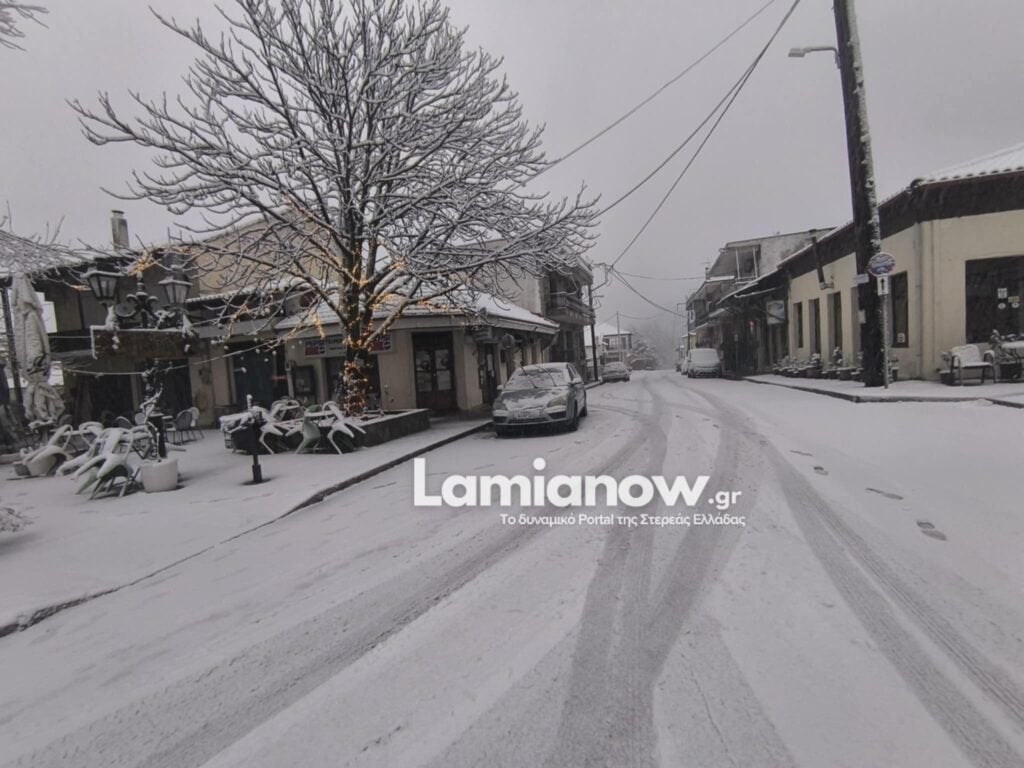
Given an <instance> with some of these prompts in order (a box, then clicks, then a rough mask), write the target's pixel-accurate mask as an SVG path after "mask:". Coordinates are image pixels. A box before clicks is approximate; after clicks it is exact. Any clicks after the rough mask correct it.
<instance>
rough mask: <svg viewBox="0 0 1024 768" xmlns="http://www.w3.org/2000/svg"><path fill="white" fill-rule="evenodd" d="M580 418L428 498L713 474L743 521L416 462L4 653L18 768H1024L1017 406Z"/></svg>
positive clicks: (593, 407) (651, 392) (745, 402)
mask: <svg viewBox="0 0 1024 768" xmlns="http://www.w3.org/2000/svg"><path fill="white" fill-rule="evenodd" d="M589 398H590V416H589V417H588V418H587V419H585V420H584V421H583V425H582V426H581V428H580V430H579V431H578V432H576V433H568V434H559V435H545V436H538V437H529V438H514V439H506V440H499V439H496V438H494V437H493V436H492V435H490V434H489V433H484V434H479V435H475V436H472V437H469V438H466V439H464V440H461V441H459V442H457V443H455V444H453V445H450V446H447V447H445V448H442V449H439V450H437V451H435V452H432V453H430V454H428V455H427V467H428V470H429V473H430V475H429V484H430V486H431V488H432V489H434V490H436V488H437V487H439V485H440V482H441V480H442V478H444V477H446V476H448V475H451V474H496V473H501V474H507V475H512V474H516V473H523V474H527V475H532V474H535V471H534V470H533V467H532V462H533V460H534V459H535V458H536V457H538V456H543V457H544V458H545V459H546V460H547V470H546V473H547V474H548V475H549V476H550V475H553V474H555V473H562V474H602V473H608V474H612V475H614V476H615V477H618V478H622V477H624V476H626V475H630V474H642V475H658V474H663V475H665V476H666V477H675V476H676V475H686V476H687V477H691V478H692V477H694V476H696V475H699V474H708V475H710V478H711V480H710V483H709V485H708V489H707V491H706V492H705V497H708V496H710V495H711V494H712V493H713V492H714V491H718V490H725V491H740V492H741V495H740V496H739V497H738V501H737V504H736V506H735V507H734V508H732V509H730V510H729V511H728V512H729V514H732V515H736V516H742V517H743V518H744V519H745V521H746V525H745V526H740V525H707V526H694V527H689V528H687V527H683V526H666V527H652V526H641V527H637V528H630V527H627V526H624V525H597V524H595V525H574V526H562V527H546V526H525V525H524V526H519V525H503V524H502V522H501V520H500V518H499V515H500V513H502V512H505V513H518V512H519V511H520V510H518V509H498V508H491V509H479V508H459V509H451V508H415V507H414V506H413V504H412V493H413V488H412V486H413V483H412V466H411V465H403V466H400V467H397V468H395V469H393V470H390V471H388V472H386V473H384V474H381V475H378V476H377V477H374V478H373V479H372V480H370V481H367V482H366V483H363V484H361V485H359V486H356V487H354V488H351V489H349V490H347V491H345V492H343V493H340V494H338V495H336V496H333V497H331V498H329V499H328V500H327V501H325V502H324V503H322V504H320V505H318V506H316V507H312V508H310V509H308V510H305V511H303V512H302V513H301V514H297V515H294V516H292V517H289V518H287V519H285V520H282V521H281V522H279V523H276V524H274V525H271V526H268V527H266V528H263V529H260V530H258V531H255V532H253V533H251V534H249V535H246V536H243V537H242V538H240V539H237V540H235V541H233V542H231V543H230V544H227V545H223V546H220V547H217V548H215V549H213V550H211V551H210V552H208V553H206V554H204V555H202V556H200V557H197V558H194V559H192V560H190V561H188V562H187V563H184V564H182V565H181V566H178V567H176V568H174V569H171V570H169V571H166V572H164V573H162V574H160V575H159V576H158V577H156V578H153V579H150V580H148V581H145V582H142V583H140V584H139V585H137V586H135V587H131V588H128V589H125V590H122V591H120V592H117V593H115V594H112V595H110V596H107V597H104V598H100V599H97V600H95V601H93V602H90V603H88V604H85V605H83V606H81V607H79V608H75V609H72V610H69V611H67V612H65V613H63V614H60V615H58V616H55V617H53V618H51V619H48V620H46V621H44V622H42V623H40V624H39V625H37V626H35V627H33V628H31V629H29V630H27V631H25V632H21V633H18V634H15V635H11V636H8V637H5V638H2V639H0V681H2V682H3V687H2V691H0V765H3V766H26V767H28V766H32V767H33V768H41V767H43V766H58V765H59V766H75V768H88V767H90V766H97V767H99V766H103V767H107V766H174V767H175V768H185V767H187V766H200V765H206V766H217V767H218V768H220V767H223V768H226V767H227V766H246V767H249V766H267V767H273V768H276V767H278V766H284V765H296V766H332V767H333V766H348V765H351V766H420V765H424V766H435V767H436V768H442V767H444V768H448V767H451V766H552V767H555V766H616V767H617V766H673V767H674V766H718V765H736V766H774V765H800V766H813V767H814V768H817V767H819V766H846V765H848V766H870V765H887V766H1020V765H1024V757H1022V755H1024V609H1022V606H1024V601H1022V599H1021V598H1022V597H1024V587H1022V585H1024V562H1022V558H1021V552H1024V519H1022V517H1021V515H1020V509H1021V505H1020V503H1019V499H1020V495H1021V491H1022V490H1024V484H1021V482H1020V480H1019V474H1020V470H1019V463H1020V462H1019V455H1020V450H1019V436H1020V434H1021V433H1022V429H1021V427H1022V425H1024V412H1022V411H1016V410H1011V409H1004V408H997V407H983V406H978V405H973V404H927V405H924V404H922V405H918V404H883V405H854V404H852V403H846V402H843V401H838V400H833V399H831V398H824V397H818V396H814V395H808V394H806V393H799V392H794V391H791V390H785V389H779V388H775V387H764V386H757V385H753V384H749V383H744V382H727V381H697V382H691V381H688V380H687V379H685V378H683V377H680V376H679V375H678V374H672V373H668V372H652V373H647V374H640V375H636V376H634V379H633V381H631V382H629V383H624V384H613V385H605V386H603V387H599V388H597V389H594V390H591V391H590V392H589ZM702 503H704V504H706V503H707V500H706V498H705V501H704V502H702ZM710 509H713V507H712V508H710ZM644 511H646V512H648V513H650V514H656V515H664V514H666V513H667V512H668V511H669V510H666V509H664V508H658V507H657V506H656V505H652V507H651V508H649V509H646V510H644ZM684 511H685V512H686V513H689V512H690V510H684ZM692 511H693V512H697V511H701V510H692ZM530 512H531V513H536V514H564V513H565V510H555V509H549V510H546V511H544V512H541V511H539V510H530ZM587 512H588V513H591V514H594V515H600V514H611V513H613V512H618V513H619V514H623V513H624V512H630V513H631V512H632V511H631V510H623V509H619V510H612V509H607V508H602V507H597V508H594V509H592V510H587ZM0 556H2V553H0Z"/></svg>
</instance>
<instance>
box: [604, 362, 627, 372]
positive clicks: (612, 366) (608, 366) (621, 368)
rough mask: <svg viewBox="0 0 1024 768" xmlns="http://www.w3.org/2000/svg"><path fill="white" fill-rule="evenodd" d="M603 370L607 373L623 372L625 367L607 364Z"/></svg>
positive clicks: (618, 364)
mask: <svg viewBox="0 0 1024 768" xmlns="http://www.w3.org/2000/svg"><path fill="white" fill-rule="evenodd" d="M605 369H606V370H609V371H624V370H626V366H625V364H623V363H608V365H606V366H605Z"/></svg>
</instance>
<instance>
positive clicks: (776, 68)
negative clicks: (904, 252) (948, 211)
mask: <svg viewBox="0 0 1024 768" xmlns="http://www.w3.org/2000/svg"><path fill="white" fill-rule="evenodd" d="M37 1H38V2H41V3H45V4H46V5H47V6H48V7H49V10H50V12H49V14H48V15H47V16H45V17H44V21H45V22H46V24H47V28H42V27H38V26H35V25H28V26H26V28H25V31H26V32H27V33H28V36H27V38H26V39H25V40H23V41H21V42H22V44H23V46H24V48H25V50H24V51H7V50H4V49H0V105H2V108H0V115H2V117H0V205H2V206H4V207H6V206H8V205H9V206H10V209H11V212H12V214H13V223H14V229H15V231H17V232H18V233H19V234H33V233H40V232H43V231H44V230H45V228H46V227H47V225H51V226H52V225H53V224H54V223H56V222H57V221H59V220H61V219H63V225H62V229H61V235H62V239H65V240H77V239H79V238H81V239H84V240H86V241H89V242H93V243H105V242H106V241H107V240H108V239H109V211H110V209H111V208H115V207H120V208H124V210H125V211H126V212H127V216H128V221H129V225H130V227H131V231H132V235H133V239H134V238H135V237H139V238H141V239H142V240H143V241H144V242H158V241H161V240H163V239H164V238H165V237H166V232H167V229H168V227H173V221H172V219H171V218H170V216H169V214H167V213H166V212H165V211H163V210H161V209H159V208H156V207H155V206H153V205H151V204H148V203H139V202H135V203H120V202H118V201H116V200H114V199H113V198H110V197H108V196H107V195H105V194H104V193H103V192H102V191H101V187H107V188H113V189H123V182H124V179H125V178H126V177H127V175H128V173H129V171H130V170H131V169H132V168H133V167H136V168H145V167H147V164H148V162H149V159H148V157H147V156H146V155H145V154H143V153H141V152H140V151H139V150H137V149H135V148H133V147H127V146H116V147H105V148H98V147H94V146H92V145H91V144H89V143H88V142H87V141H86V140H85V139H84V138H83V137H82V136H81V133H80V131H79V127H78V125H77V122H76V120H75V118H74V116H73V114H72V113H71V110H70V109H69V108H68V107H67V106H66V104H65V99H69V98H79V99H81V100H82V101H83V102H86V103H89V102H90V101H94V99H95V94H96V92H97V91H99V90H107V91H109V92H110V93H111V94H113V95H114V96H115V102H116V103H120V104H122V105H127V99H126V98H125V96H126V94H127V92H128V90H130V89H132V90H135V89H137V90H140V91H141V92H142V93H143V94H147V95H157V94H159V93H160V92H162V91H167V92H168V93H171V94H173V93H177V92H179V91H180V90H181V89H180V87H179V83H180V80H179V77H180V75H181V74H182V73H183V72H184V71H185V69H186V67H187V66H188V64H189V62H190V61H191V59H192V57H193V52H192V51H191V50H190V49H189V47H188V46H187V45H186V44H185V43H183V42H182V41H180V40H178V39H177V38H176V37H174V36H172V35H171V34H170V33H168V32H167V31H166V30H164V29H163V28H162V27H161V26H160V25H159V24H158V22H157V21H156V20H155V19H154V18H153V17H152V16H151V14H150V13H149V11H148V10H147V6H148V5H152V7H154V8H156V9H158V10H159V11H161V12H162V13H166V14H169V15H174V16H176V17H177V18H178V19H180V20H191V19H194V18H197V17H198V18H200V19H202V20H203V21H204V22H207V23H209V24H210V25H211V26H212V25H216V24H217V23H218V18H217V17H216V15H215V13H214V12H213V3H212V2H210V0H152V2H151V3H149V4H147V3H145V2H140V0H90V1H89V2H82V0H37ZM764 1H765V0H728V1H725V0H631V1H629V2H627V1H626V0H450V2H449V5H450V6H451V8H452V16H453V19H454V20H455V22H456V23H458V24H459V25H463V26H468V27H469V33H468V37H469V42H470V43H471V44H473V45H479V46H481V47H483V48H486V49H487V50H489V51H491V52H492V53H494V54H498V55H501V56H504V58H505V73H506V74H507V76H508V78H509V81H510V83H511V84H512V86H513V87H514V88H515V89H516V90H518V92H519V94H520V98H521V101H522V103H523V105H524V107H525V111H526V115H527V117H528V118H529V119H530V120H532V121H533V122H543V123H546V125H547V131H546V134H545V143H546V146H547V149H548V152H549V154H550V155H551V156H552V157H557V156H559V155H561V154H562V153H563V152H565V151H567V150H569V149H571V148H572V147H574V146H575V145H577V144H578V143H580V142H581V141H582V140H584V139H586V138H587V137H589V136H590V135H591V134H592V133H593V132H595V131H596V130H597V129H599V128H601V127H603V126H604V125H606V124H607V123H609V122H610V121H612V120H613V119H615V118H617V117H618V116H619V115H621V114H622V113H623V112H624V111H626V110H627V109H628V108H630V107H632V106H633V105H634V104H635V103H636V102H637V101H638V100H639V99H641V98H643V97H645V96H646V95H647V94H648V93H650V92H651V91H652V90H654V89H655V88H656V87H658V86H659V85H661V84H662V83H663V82H665V81H666V80H667V79H669V78H670V77H671V76H672V75H674V74H676V73H677V72H679V71H680V70H681V69H682V68H683V67H684V66H686V65H687V64H688V63H689V62H691V61H692V60H693V59H695V58H696V57H697V56H699V55H700V54H701V53H703V52H704V51H705V50H706V49H707V48H709V47H710V46H711V45H713V44H714V43H715V42H716V41H717V40H718V39H720V38H721V37H723V36H724V35H725V34H727V33H728V32H729V31H730V30H732V29H733V28H734V27H735V26H736V25H737V24H738V23H739V22H740V21H742V20H743V19H744V18H746V17H747V16H749V15H750V14H751V13H753V12H754V10H756V9H757V8H758V7H760V6H761V5H762V4H763V2H764ZM790 2H791V0H777V2H775V3H774V5H773V6H772V7H771V8H770V9H769V10H768V11H767V12H766V13H765V14H763V15H762V16H761V17H759V18H758V20H757V21H756V22H754V23H753V24H751V25H750V26H749V27H747V28H746V29H745V30H744V31H743V32H742V33H741V34H739V35H737V36H736V37H735V38H733V39H732V40H731V41H730V42H729V43H728V44H727V45H726V46H725V47H724V48H722V49H721V50H720V51H718V52H717V53H716V54H715V55H714V56H712V57H711V58H710V59H708V60H707V61H705V62H704V63H703V64H701V65H700V66H699V67H698V68H697V69H695V70H694V71H693V72H692V73H691V74H689V75H688V76H687V77H685V78H684V79H683V80H681V81H680V82H679V83H677V84H676V85H675V86H673V87H672V88H670V89H669V90H667V91H666V92H665V93H664V94H663V95H662V96H661V97H660V98H659V99H658V100H657V101H656V102H654V103H653V104H651V105H650V106H648V107H647V108H645V109H644V110H643V111H642V112H640V113H639V114H637V115H636V116H635V117H633V118H632V119H631V120H629V121H628V122H627V123H625V124H623V125H622V126H620V127H619V128H618V129H616V130H615V131H614V132H612V133H611V134H609V135H607V136H606V137H604V138H603V139H601V140H600V141H599V142H597V143H595V144H593V145H591V146H590V147H589V148H587V149H586V150H584V151H583V152H581V153H580V154H578V155H576V156H575V157H573V158H571V159H570V160H569V161H567V162H565V163H564V164H562V165H560V166H559V167H558V168H556V169H555V170H554V171H552V172H551V173H550V174H549V175H548V176H546V177H544V178H545V183H546V184H547V185H548V186H550V187H551V188H552V189H553V190H555V191H559V192H561V193H568V192H570V191H572V190H573V189H574V188H575V186H576V185H578V184H579V183H580V182H581V181H585V182H586V183H587V184H588V186H589V188H590V189H591V191H592V192H594V193H595V194H600V195H601V196H602V197H603V198H604V201H605V202H606V203H607V202H610V201H611V200H613V199H615V198H617V197H618V196H619V195H621V194H622V193H623V192H625V191H626V190H627V189H628V188H629V187H631V186H632V185H633V184H634V183H636V182H637V181H638V180H639V179H641V178H642V177H643V176H645V175H646V174H647V173H648V172H649V171H650V170H651V169H652V168H653V167H654V166H655V165H657V164H658V163H659V162H660V161H661V160H662V159H663V158H664V157H665V156H666V155H667V154H668V153H669V152H670V151H671V150H672V149H673V148H674V147H675V146H676V144H678V143H679V142H680V141H681V140H682V138H683V137H685V136H686V135H687V134H688V133H689V132H690V131H691V130H693V128H694V127H696V125H697V123H698V122H699V121H700V120H701V119H702V118H703V116H704V115H705V114H706V113H707V112H708V110H709V109H710V108H711V107H712V106H713V105H714V104H715V103H716V102H717V101H718V100H719V99H720V98H721V97H722V95H723V94H724V92H725V90H726V89H727V88H728V86H729V84H731V83H732V82H733V81H734V80H735V79H736V78H737V77H738V76H739V75H740V74H741V73H742V71H743V70H744V69H745V68H746V66H747V64H748V63H749V62H750V61H751V59H752V58H753V56H754V55H755V54H756V52H757V50H758V49H760V47H761V46H762V45H763V44H764V42H765V41H766V40H767V38H768V36H769V35H770V34H771V31H772V30H773V29H774V28H775V26H776V24H777V23H778V22H779V20H780V19H781V18H782V16H783V14H784V13H785V11H786V9H787V8H788V7H789V5H790ZM228 4H229V5H230V0H228ZM856 4H857V12H858V17H859V25H860V35H861V43H862V48H863V56H864V64H865V72H866V80H867V97H868V113H869V119H870V125H871V130H872V136H873V142H874V153H875V170H876V175H877V177H878V183H879V190H880V194H881V195H882V196H885V195H887V194H890V193H892V192H895V191H897V190H898V189H899V188H901V187H903V186H904V185H906V184H907V183H908V182H909V181H910V180H911V179H913V178H914V177H915V176H919V175H921V174H924V173H927V172H929V171H932V170H936V169H938V168H941V167H944V166H946V165H950V164H953V163H956V162H959V161H962V160H967V159H970V158H972V157H976V156H979V155H982V154H986V153H988V152H992V151H995V150H998V149H1001V148H1003V147H1006V146H1010V145H1012V144H1016V143H1020V142H1022V141H1024V100H1022V99H1021V98H1020V93H1021V90H1022V88H1021V86H1022V80H1024V46H1022V45H1021V41H1020V31H1021V30H1022V29H1024V3H1022V2H1020V0H975V2H964V0H856ZM834 42H835V27H834V23H833V17H832V5H831V2H830V1H829V0H803V2H801V4H800V6H799V7H798V8H797V10H796V13H795V14H794V16H793V17H792V19H791V20H790V22H789V24H788V25H787V26H786V28H785V29H784V30H783V32H782V34H781V35H780V37H779V39H778V40H777V41H776V43H775V45H774V46H773V48H772V49H771V50H770V51H769V53H768V56H767V57H766V59H765V60H764V61H763V63H762V65H761V66H760V68H759V69H758V71H757V72H756V73H755V74H754V76H753V78H752V79H751V81H750V82H749V84H748V85H747V87H746V89H745V90H744V91H743V93H742V94H741V95H740V97H739V99H738V100H737V102H736V104H735V105H734V107H733V109H732V111H731V112H730V113H729V114H728V116H727V117H726V118H725V120H724V122H723V123H722V125H721V126H720V128H719V130H718V131H717V132H716V134H715V135H714V137H713V138H712V139H711V141H710V143H709V144H708V145H707V147H706V148H705V149H704V151H703V152H702V154H701V156H700V157H699V158H698V159H697V161H696V163H695V164H694V165H693V167H692V169H691V171H690V172H689V173H688V174H687V175H686V177H685V178H684V180H683V182H682V183H681V184H680V186H679V187H678V188H677V189H676V191H675V193H674V194H673V196H672V198H671V200H670V201H669V203H668V205H667V206H666V207H665V208H664V209H663V210H662V212H661V214H660V215H659V217H658V218H657V219H656V220H655V221H654V223H653V224H652V225H651V227H650V228H649V229H648V230H647V232H646V233H645V234H644V236H643V237H642V238H641V239H640V240H639V241H638V242H637V243H636V245H635V246H633V248H632V249H631V250H630V252H629V253H628V254H627V255H626V256H625V257H624V258H623V259H622V261H620V262H619V268H620V269H622V270H625V271H627V272H634V273H639V274H644V275H652V276H661V277H666V278H667V277H686V276H696V275H700V274H702V271H703V267H704V265H705V264H706V263H707V262H708V261H709V260H711V259H713V258H714V256H715V255H716V253H717V251H718V248H719V247H720V246H721V245H722V244H723V243H725V242H726V241H728V240H735V239H741V238H747V237H756V236H760V235H767V234H773V233H776V232H790V231H798V230H806V229H809V228H812V227H823V226H832V225H835V224H839V223H842V222H844V221H847V220H849V218H850V202H849V186H848V177H847V169H846V149H845V139H844V132H843V119H842V97H841V93H840V89H839V75H838V72H837V70H836V68H835V66H834V65H833V63H832V60H831V58H830V57H829V56H828V55H827V54H825V55H820V54H819V55H816V56H809V57H807V58H805V59H791V58H788V57H787V55H786V53H787V52H788V51H789V49H790V48H791V47H793V46H803V45H832V44H834ZM689 157H690V153H689V152H688V151H686V150H684V152H683V153H682V154H681V155H679V156H677V158H676V159H675V161H674V162H673V163H672V164H670V165H669V166H668V167H667V168H666V169H665V170H664V171H663V172H662V173H661V174H659V175H658V176H657V177H655V179H653V180H652V181H651V182H650V183H648V184H647V185H646V186H645V187H644V188H643V189H642V190H641V191H640V192H638V193H637V194H636V195H634V196H633V197H632V198H630V199H629V200H628V201H627V202H626V203H624V204H623V205H621V206H619V207H618V208H616V209H615V210H614V211H612V212H610V213H608V214H607V215H606V216H605V217H604V219H603V221H602V224H601V227H600V239H599V241H598V244H597V246H596V247H595V249H594V250H593V251H592V252H591V257H592V258H593V259H594V260H595V261H604V262H608V261H611V260H612V259H614V258H615V257H616V256H617V255H618V254H619V253H620V252H621V250H622V249H623V248H624V247H625V246H626V244H627V243H628V242H629V240H630V239H631V238H632V237H633V235H634V234H635V233H636V231H637V229H638V228H639V227H640V225H641V224H642V223H643V221H644V220H645V219H646V218H647V216H648V215H649V214H650V212H651V211H652V210H653V208H654V206H655V205H656V204H657V202H658V200H660V198H661V196H662V195H663V194H664V193H665V191H666V190H667V189H668V187H669V185H670V184H671V183H672V180H673V179H674V178H675V176H676V174H677V173H678V172H679V170H680V169H681V168H682V166H683V165H684V164H685V163H686V162H687V160H688V159H689ZM633 282H634V285H636V287H637V288H638V289H640V290H641V291H643V292H644V293H645V294H647V295H648V296H649V297H650V298H651V299H652V300H654V301H656V302H658V303H660V304H663V305H666V306H670V307H674V306H675V304H676V302H678V301H681V300H683V299H684V298H685V296H686V293H687V292H688V291H689V290H692V288H694V287H696V285H697V282H696V281H691V282H685V281H676V282H670V281H660V282H659V281H650V280H641V279H638V280H635V281H633ZM602 293H603V294H604V295H603V296H602V297H601V300H600V303H601V309H600V310H599V316H600V318H601V319H609V318H611V317H613V316H614V314H615V312H616V311H621V312H623V313H626V314H629V315H632V316H634V317H647V316H650V315H652V314H655V313H656V310H654V309H652V308H651V307H650V306H648V305H645V304H644V303H643V301H642V300H640V299H639V298H636V297H635V296H633V295H631V294H630V293H628V292H627V291H626V290H625V289H624V288H621V287H612V286H609V287H606V288H604V289H603V290H602ZM670 320H671V318H668V319H667V320H666V322H668V321H670Z"/></svg>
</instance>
